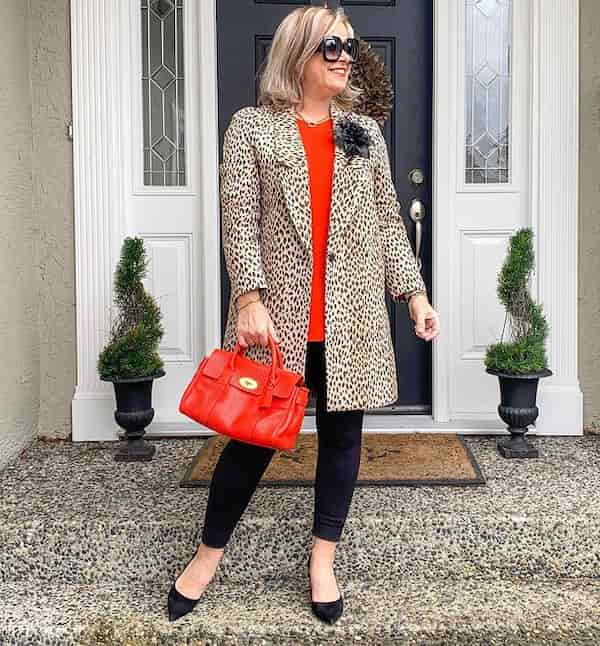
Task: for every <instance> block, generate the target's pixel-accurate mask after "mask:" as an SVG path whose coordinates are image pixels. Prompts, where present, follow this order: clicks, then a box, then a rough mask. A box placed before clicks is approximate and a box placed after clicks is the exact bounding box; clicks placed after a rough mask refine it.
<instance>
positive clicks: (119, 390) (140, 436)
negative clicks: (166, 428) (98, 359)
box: [100, 370, 166, 462]
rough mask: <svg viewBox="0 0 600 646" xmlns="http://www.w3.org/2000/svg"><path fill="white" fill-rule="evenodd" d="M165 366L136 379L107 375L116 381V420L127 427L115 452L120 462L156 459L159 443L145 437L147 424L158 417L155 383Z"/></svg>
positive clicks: (162, 374)
mask: <svg viewBox="0 0 600 646" xmlns="http://www.w3.org/2000/svg"><path fill="white" fill-rule="evenodd" d="M165 374H166V373H165V371H164V370H159V371H158V372H157V373H155V374H154V375H149V376H148V377H139V378H132V379H104V378H102V377H100V379H101V380H102V381H112V382H113V386H114V388H115V398H116V400H117V408H116V410H115V421H116V422H117V424H118V425H119V426H120V427H121V428H123V429H125V433H124V435H122V436H120V438H121V439H125V440H126V441H125V442H122V441H121V442H119V447H118V448H117V450H116V451H115V452H114V453H113V457H114V459H115V461H116V462H142V461H148V460H151V459H152V456H153V455H154V452H155V450H156V447H155V446H154V445H153V444H148V442H146V440H145V439H144V434H145V433H146V430H145V429H146V426H148V424H150V422H151V421H152V419H153V418H154V408H152V384H153V383H154V379H157V378H158V377H163V376H164V375H165Z"/></svg>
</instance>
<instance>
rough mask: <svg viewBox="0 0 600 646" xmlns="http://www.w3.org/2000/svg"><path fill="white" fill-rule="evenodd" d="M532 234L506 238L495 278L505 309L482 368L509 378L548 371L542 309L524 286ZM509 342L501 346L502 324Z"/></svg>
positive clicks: (530, 264) (530, 260)
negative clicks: (506, 249)
mask: <svg viewBox="0 0 600 646" xmlns="http://www.w3.org/2000/svg"><path fill="white" fill-rule="evenodd" d="M532 239H533V232H532V230H531V229H530V228H527V227H526V228H522V229H519V230H518V231H516V232H515V233H514V234H513V236H512V237H511V238H510V249H509V253H508V256H507V257H506V259H505V261H504V264H503V266H502V269H501V271H500V274H499V276H498V289H497V294H498V298H499V299H500V302H501V303H502V304H503V305H504V307H505V308H506V317H505V319H504V326H503V328H502V335H501V337H500V342H499V343H493V344H491V345H490V346H488V348H487V350H486V355H485V366H486V368H490V369H494V370H501V371H503V372H508V373H513V374H526V373H530V372H538V371H539V370H544V369H547V368H548V360H547V357H546V347H545V339H546V337H547V335H548V324H547V322H546V319H545V317H544V315H543V312H542V306H541V305H538V304H536V303H534V302H533V301H532V299H531V296H530V295H529V291H528V287H527V283H528V280H529V276H530V274H531V272H532V270H533V266H534V252H533V243H532ZM507 321H508V323H509V327H510V332H511V341H510V342H506V343H503V342H502V338H503V336H504V330H505V328H506V323H507Z"/></svg>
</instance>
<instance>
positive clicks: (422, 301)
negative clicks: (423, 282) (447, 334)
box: [408, 294, 440, 341]
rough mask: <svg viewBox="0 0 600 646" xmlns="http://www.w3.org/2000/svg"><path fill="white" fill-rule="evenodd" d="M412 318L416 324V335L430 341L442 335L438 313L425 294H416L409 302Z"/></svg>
mask: <svg viewBox="0 0 600 646" xmlns="http://www.w3.org/2000/svg"><path fill="white" fill-rule="evenodd" d="M408 312H409V314H410V318H411V319H412V320H413V321H414V322H415V334H416V335H417V336H420V337H421V338H422V339H424V340H425V341H430V340H431V339H433V338H434V337H436V336H437V335H438V334H439V333H440V323H439V315H438V313H437V312H436V311H435V310H434V309H433V307H431V304H430V303H429V299H428V298H427V296H426V295H425V294H415V295H414V296H413V297H412V298H411V299H410V300H409V301H408Z"/></svg>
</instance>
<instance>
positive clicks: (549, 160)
mask: <svg viewBox="0 0 600 646" xmlns="http://www.w3.org/2000/svg"><path fill="white" fill-rule="evenodd" d="M192 1H193V0H188V2H192ZM462 1H463V0H434V32H435V33H434V79H433V83H434V105H433V126H434V129H433V151H432V153H433V186H434V193H433V211H434V213H435V214H436V216H435V222H436V227H435V230H434V232H433V233H434V234H433V290H432V291H433V295H434V302H433V305H434V307H435V308H436V310H437V311H438V312H439V313H440V317H441V321H442V326H443V330H442V333H441V334H440V336H439V337H438V338H437V339H436V340H435V341H434V342H433V348H432V350H433V352H432V356H433V366H432V372H433V390H432V395H433V415H432V416H402V415H379V414H374V415H366V416H365V430H378V431H385V430H393V431H398V430H406V431H413V432H414V431H432V430H435V431H439V432H445V431H446V432H464V433H505V426H504V424H503V423H502V422H501V420H499V418H498V416H497V413H496V405H497V401H495V403H494V405H493V407H491V408H490V410H489V411H488V413H486V414H480V413H478V414H477V415H473V416H470V415H469V414H468V412H467V413H465V411H464V410H463V411H457V410H455V408H454V405H453V401H452V388H451V386H452V379H453V369H452V366H453V360H454V356H453V355H454V354H456V352H457V351H458V349H457V348H456V347H453V345H454V344H453V343H452V338H453V337H452V334H451V333H450V332H451V330H449V329H448V328H449V323H450V322H451V321H453V320H454V319H455V318H456V311H455V308H456V307H457V305H456V300H455V299H453V298H452V284H451V282H450V281H451V277H452V275H453V274H452V272H451V271H450V270H451V265H452V256H451V253H449V251H448V245H447V240H448V239H450V235H451V232H452V231H453V229H452V227H453V222H454V217H455V215H456V214H455V206H456V196H457V190H456V188H457V181H456V173H455V171H456V160H457V159H460V155H461V154H462V147H463V142H462V141H459V140H458V137H457V136H452V133H455V132H456V130H457V129H456V128H455V124H456V123H457V115H459V114H461V111H460V107H461V103H460V102H461V101H462V96H461V95H460V94H459V88H460V87H462V83H461V82H459V81H460V79H459V73H460V65H459V62H460V51H461V50H460V47H458V46H457V45H458V42H459V36H460V33H461V31H462V27H461V25H460V21H459V17H460V15H462V14H461V12H460V9H461V5H460V3H461V2H462ZM130 2H133V3H136V5H137V0H128V1H127V2H123V1H122V0H105V1H104V2H102V3H98V2H97V1H96V0H73V1H72V2H71V43H72V66H73V67H72V70H73V73H72V76H73V82H72V100H73V133H74V138H73V149H74V159H73V163H74V207H75V255H76V265H75V271H76V321H77V386H76V389H75V393H74V397H73V401H72V424H73V440H74V441H82V440H95V441H96V440H115V439H117V432H120V429H119V427H118V426H117V425H116V424H115V422H114V417H113V414H114V394H113V389H112V384H110V383H105V382H102V381H100V380H99V378H98V374H97V370H96V361H97V357H98V354H99V352H100V350H101V348H102V347H103V346H104V344H105V342H106V334H107V330H108V329H109V327H110V307H111V303H112V277H113V272H114V268H115V266H116V262H117V261H118V258H119V253H120V247H121V241H122V240H123V238H124V237H125V236H126V235H128V234H129V232H128V226H127V223H128V219H127V201H128V200H127V186H128V184H127V181H126V180H127V178H129V177H130V172H131V169H130V160H129V156H130V152H131V150H132V141H131V132H132V129H131V128H130V123H129V119H130V118H131V105H132V94H131V93H132V87H131V83H130V77H129V75H128V73H127V72H128V70H127V69H124V66H123V62H124V61H127V60H128V56H130V55H131V52H130V51H129V48H128V43H129V38H128V34H131V33H132V32H131V29H138V28H139V25H138V23H135V24H132V18H131V16H132V11H131V5H130ZM215 2H216V0H213V1H212V2H204V1H202V2H200V1H198V0H197V5H196V14H197V20H198V26H197V29H198V35H199V38H201V39H202V43H201V46H199V47H198V69H199V75H198V78H197V79H194V81H193V82H194V84H195V90H194V91H197V92H198V93H199V97H200V102H201V107H200V109H199V110H198V111H197V113H198V118H199V121H200V123H199V129H200V133H201V137H200V164H201V167H202V179H201V187H200V190H201V194H202V214H203V216H202V221H203V226H202V231H203V235H202V241H201V246H200V248H201V252H200V256H199V257H200V260H201V263H202V264H201V266H200V267H198V271H199V273H200V275H201V280H202V286H203V288H202V289H201V290H200V294H199V296H197V298H199V299H200V304H199V307H198V312H199V316H200V320H199V329H200V333H199V343H198V344H197V346H198V347H199V352H200V355H199V356H198V357H196V360H197V361H199V360H200V359H201V357H202V356H203V355H204V354H206V353H208V352H210V351H211V350H212V349H213V348H214V347H217V346H218V344H219V341H220V329H221V321H220V307H219V306H217V305H216V304H218V303H219V299H220V295H221V284H220V276H219V273H220V271H219V269H220V231H219V219H218V218H217V217H215V216H214V214H215V213H217V212H218V208H219V199H218V159H219V151H218V115H217V72H216V70H217V60H216V8H215ZM529 2H530V6H529V9H530V12H531V14H530V15H531V21H530V51H531V56H530V57H529V61H528V65H529V70H528V72H529V78H530V80H531V89H532V92H531V102H530V114H529V117H528V120H529V123H528V126H529V129H530V138H529V146H530V151H529V168H528V171H529V173H528V177H529V178H530V200H529V212H530V217H529V222H528V224H529V225H530V226H531V227H532V228H533V229H534V231H535V234H536V237H535V240H536V245H537V248H536V273H535V276H534V283H533V285H532V292H533V295H534V298H536V299H537V300H538V301H539V302H542V303H543V305H544V311H545V313H546V316H547V318H548V322H549V326H550V333H549V337H548V344H547V348H548V357H549V360H550V368H551V369H552V371H553V373H554V374H553V376H552V377H549V378H546V379H541V380H540V384H539V390H538V406H539V407H540V415H539V417H538V419H537V421H536V424H535V427H534V428H533V429H532V431H531V432H532V433H536V434H538V435H581V434H582V432H583V422H582V420H583V414H582V406H583V402H582V394H581V389H580V386H579V380H578V371H577V260H578V244H577V242H578V236H577V227H578V186H577V178H578V127H579V124H578V118H579V116H578V101H579V0H553V2H544V1H543V0H529ZM133 89H135V88H133ZM459 130H460V129H459ZM471 358H473V357H471ZM475 358H476V359H479V360H482V358H483V351H482V352H481V354H480V356H479V357H475ZM166 369H167V370H168V365H167V367H166ZM481 372H482V376H483V378H487V379H490V383H491V384H494V380H495V379H496V378H495V377H491V376H490V375H487V373H485V371H484V369H483V366H482V368H481ZM154 387H155V388H157V387H160V380H158V381H157V382H156V383H155V386H154ZM491 387H493V388H494V389H495V391H496V393H497V391H498V386H497V383H495V384H494V385H493V386H491ZM496 400H497V396H496ZM304 426H305V428H307V429H309V428H314V418H312V417H307V418H306V419H305V422H304ZM197 429H198V425H193V424H191V423H190V424H188V423H187V422H185V421H182V422H181V423H173V422H172V421H163V420H162V419H161V416H160V415H159V414H157V416H156V417H155V420H154V422H153V423H152V424H151V426H150V427H149V428H148V437H151V436H152V435H153V434H155V433H160V434H166V435H169V434H173V435H177V434H181V432H182V431H185V432H186V433H187V432H189V433H193V432H194V431H195V430H197Z"/></svg>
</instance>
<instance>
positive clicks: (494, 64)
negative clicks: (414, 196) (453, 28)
mask: <svg viewBox="0 0 600 646" xmlns="http://www.w3.org/2000/svg"><path fill="white" fill-rule="evenodd" d="M511 24H512V0H465V87H466V96H465V104H466V110H465V114H466V123H465V147H466V160H465V182H466V183H467V184H502V183H507V182H509V181H510V163H509V127H510V108H511V95H510V94H511V93H510V80H511V69H510V53H511V48H512V29H511Z"/></svg>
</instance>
